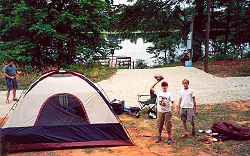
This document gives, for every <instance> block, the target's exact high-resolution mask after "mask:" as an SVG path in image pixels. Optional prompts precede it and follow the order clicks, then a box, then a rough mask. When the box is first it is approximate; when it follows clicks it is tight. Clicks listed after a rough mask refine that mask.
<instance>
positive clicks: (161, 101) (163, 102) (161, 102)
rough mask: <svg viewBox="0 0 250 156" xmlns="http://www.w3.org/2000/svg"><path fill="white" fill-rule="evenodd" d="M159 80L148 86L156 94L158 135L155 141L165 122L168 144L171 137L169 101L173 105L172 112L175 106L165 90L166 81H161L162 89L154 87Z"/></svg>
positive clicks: (159, 139)
mask: <svg viewBox="0 0 250 156" xmlns="http://www.w3.org/2000/svg"><path fill="white" fill-rule="evenodd" d="M160 81H161V80H157V82H156V83H155V84H154V85H153V86H152V87H151V88H150V89H151V90H152V91H153V92H154V93H155V94H156V95H157V126H158V137H157V139H156V140H155V142H156V143H158V142H160V141H161V133H162V130H163V125H164V122H165V126H166V130H167V132H168V144H172V138H171V128H172V122H171V116H172V113H171V106H170V103H172V105H173V106H174V113H175V114H176V113H177V107H176V104H175V103H174V98H173V96H172V94H171V93H170V92H167V89H168V83H167V82H165V81H164V82H162V83H161V88H162V90H158V89H155V88H154V87H155V85H156V84H157V83H159V82H160Z"/></svg>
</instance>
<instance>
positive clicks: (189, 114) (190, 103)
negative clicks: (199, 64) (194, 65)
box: [178, 79, 198, 137]
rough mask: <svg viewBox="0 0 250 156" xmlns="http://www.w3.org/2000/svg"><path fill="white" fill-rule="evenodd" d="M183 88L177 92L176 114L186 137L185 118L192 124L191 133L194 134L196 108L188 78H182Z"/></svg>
mask: <svg viewBox="0 0 250 156" xmlns="http://www.w3.org/2000/svg"><path fill="white" fill-rule="evenodd" d="M182 84H183V87H184V89H181V90H180V91H179V93H178V96H179V104H178V114H180V117H181V121H182V122H183V128H184V136H183V137H187V136H188V134H187V124H186V121H187V119H188V120H189V121H190V122H191V125H192V135H193V136H195V123H194V122H195V116H194V114H196V115H198V110H197V107H196V101H195V95H194V90H193V89H190V88H189V87H188V85H189V80H187V79H184V80H182Z"/></svg>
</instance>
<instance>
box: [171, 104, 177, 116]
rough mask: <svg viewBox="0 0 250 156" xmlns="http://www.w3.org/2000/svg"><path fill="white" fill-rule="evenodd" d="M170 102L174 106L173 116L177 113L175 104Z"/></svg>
mask: <svg viewBox="0 0 250 156" xmlns="http://www.w3.org/2000/svg"><path fill="white" fill-rule="evenodd" d="M171 102H172V105H173V106H174V114H176V113H178V111H177V107H176V104H175V102H174V101H171Z"/></svg>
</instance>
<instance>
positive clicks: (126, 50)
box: [114, 38, 154, 66]
mask: <svg viewBox="0 0 250 156" xmlns="http://www.w3.org/2000/svg"><path fill="white" fill-rule="evenodd" d="M120 45H121V46H122V47H123V48H122V49H120V50H115V51H114V56H127V57H131V60H132V61H135V60H136V59H142V60H145V61H146V62H147V63H148V65H149V66H152V65H153V64H154V63H153V60H154V59H151V57H152V55H151V54H149V53H147V52H146V49H147V47H149V46H152V45H153V44H152V43H143V39H142V38H138V40H137V42H136V44H135V43H131V42H130V40H129V39H127V40H124V41H122V42H121V44H120Z"/></svg>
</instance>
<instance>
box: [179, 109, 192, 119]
mask: <svg viewBox="0 0 250 156" xmlns="http://www.w3.org/2000/svg"><path fill="white" fill-rule="evenodd" d="M180 116H181V121H186V120H187V118H188V121H190V122H195V116H194V109H193V108H181V110H180Z"/></svg>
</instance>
